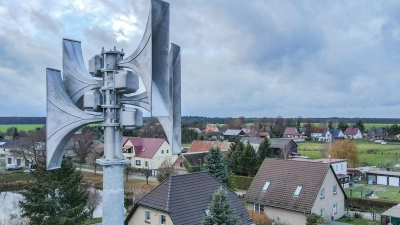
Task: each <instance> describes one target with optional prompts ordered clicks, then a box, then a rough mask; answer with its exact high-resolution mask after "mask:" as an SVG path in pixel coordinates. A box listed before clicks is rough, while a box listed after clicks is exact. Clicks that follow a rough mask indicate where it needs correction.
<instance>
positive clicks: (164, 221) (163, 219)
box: [160, 214, 167, 224]
mask: <svg viewBox="0 0 400 225" xmlns="http://www.w3.org/2000/svg"><path fill="white" fill-rule="evenodd" d="M160 224H167V218H166V217H165V215H162V214H161V215H160Z"/></svg>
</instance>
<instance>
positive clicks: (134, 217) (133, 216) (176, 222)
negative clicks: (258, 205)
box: [125, 172, 254, 225]
mask: <svg viewBox="0 0 400 225" xmlns="http://www.w3.org/2000/svg"><path fill="white" fill-rule="evenodd" d="M220 187H222V188H224V189H225V190H226V191H227V192H228V199H229V202H230V205H231V208H232V209H233V212H234V214H235V215H236V216H237V217H238V219H239V224H241V225H251V224H254V222H253V220H252V219H251V217H250V215H249V213H248V212H247V210H246V208H245V207H244V206H243V203H242V201H241V200H240V198H239V197H238V196H237V195H236V193H235V192H233V191H232V190H231V189H229V188H228V187H227V186H225V185H224V184H222V183H221V182H220V181H218V180H217V179H216V178H215V177H213V176H212V175H211V174H209V173H208V172H199V173H191V174H183V175H176V176H170V177H169V178H167V179H166V180H164V181H163V182H161V183H160V184H159V185H158V186H157V187H155V188H154V189H153V190H151V191H150V192H149V193H148V194H146V195H145V196H144V197H142V198H140V199H139V200H137V201H136V202H135V204H134V207H133V209H132V211H131V212H130V213H129V215H128V216H127V217H126V219H125V225H133V224H134V225H141V224H142V225H147V224H168V225H188V224H190V225H201V221H202V219H203V217H204V216H207V213H208V212H209V210H208V205H209V204H210V202H211V199H212V196H213V194H214V192H215V191H216V190H217V189H218V188H220Z"/></svg>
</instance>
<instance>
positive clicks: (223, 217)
mask: <svg viewBox="0 0 400 225" xmlns="http://www.w3.org/2000/svg"><path fill="white" fill-rule="evenodd" d="M208 210H209V215H206V216H204V217H203V221H202V222H201V224H202V225H238V224H239V220H238V218H237V216H235V215H234V214H233V213H234V212H233V210H232V208H231V205H230V202H229V199H228V192H227V191H226V190H225V189H223V188H222V187H220V188H219V189H217V190H216V191H215V192H214V195H213V197H212V200H211V203H210V205H209V206H208Z"/></svg>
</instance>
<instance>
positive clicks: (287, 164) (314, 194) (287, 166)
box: [245, 158, 347, 224]
mask: <svg viewBox="0 0 400 225" xmlns="http://www.w3.org/2000/svg"><path fill="white" fill-rule="evenodd" d="M278 168H279V169H278ZM307 171H308V172H307ZM346 198H347V197H346V194H345V192H344V190H343V188H342V186H341V185H340V183H339V181H338V179H337V177H336V175H335V173H334V171H333V169H332V166H331V164H329V163H315V162H308V161H294V160H282V159H272V158H266V159H265V160H264V162H263V164H262V165H261V167H260V169H259V170H258V172H257V174H256V176H255V178H254V180H253V182H252V183H251V185H250V187H249V189H248V191H247V193H246V196H245V201H246V202H247V209H248V210H253V211H254V213H260V214H265V215H266V216H268V217H269V218H270V219H274V220H275V222H279V223H283V224H305V223H306V216H307V215H309V214H311V213H315V214H317V215H320V216H322V217H324V219H325V220H327V221H330V220H331V217H333V219H334V220H335V219H339V218H341V217H342V216H343V215H344V202H345V199H346Z"/></svg>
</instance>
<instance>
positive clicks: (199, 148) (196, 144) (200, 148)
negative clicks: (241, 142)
mask: <svg viewBox="0 0 400 225" xmlns="http://www.w3.org/2000/svg"><path fill="white" fill-rule="evenodd" d="M230 146H231V142H220V141H193V142H192V144H191V145H190V147H189V150H188V151H187V152H208V150H209V149H210V148H211V147H214V148H216V147H219V148H220V149H221V151H227V150H229V147H230Z"/></svg>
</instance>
